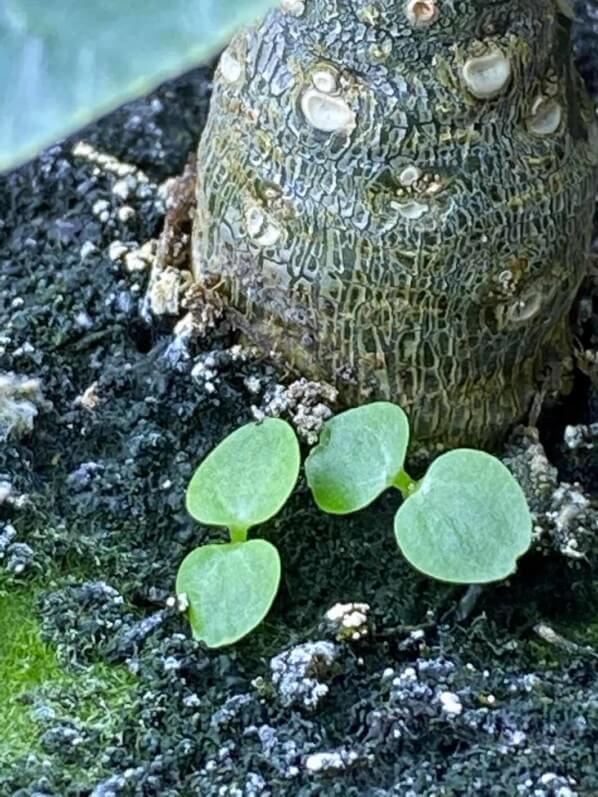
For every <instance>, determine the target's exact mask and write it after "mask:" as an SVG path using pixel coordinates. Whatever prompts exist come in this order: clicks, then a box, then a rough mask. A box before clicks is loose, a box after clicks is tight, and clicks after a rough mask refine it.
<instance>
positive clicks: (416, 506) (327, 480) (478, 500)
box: [305, 402, 532, 584]
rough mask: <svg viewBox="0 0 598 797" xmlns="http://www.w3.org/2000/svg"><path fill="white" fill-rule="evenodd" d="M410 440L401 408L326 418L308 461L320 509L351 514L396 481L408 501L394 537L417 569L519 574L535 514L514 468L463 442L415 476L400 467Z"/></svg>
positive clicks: (446, 576)
mask: <svg viewBox="0 0 598 797" xmlns="http://www.w3.org/2000/svg"><path fill="white" fill-rule="evenodd" d="M408 440H409V426H408V422H407V419H406V417H405V415H404V413H403V412H402V410H401V409H400V408H399V407H396V406H395V405H392V404H388V403H386V402H378V403H375V404H370V405H367V406H365V407H358V408H356V409H353V410H348V411H347V412H345V413H342V414H341V415H338V416H337V417H335V418H333V419H332V420H330V421H328V423H327V424H326V425H325V428H324V431H323V434H322V436H321V439H320V442H319V444H318V445H317V446H316V447H315V448H314V449H313V450H312V452H311V454H310V455H309V457H308V458H307V461H306V463H305V471H306V474H307V480H308V483H309V485H310V488H311V490H312V493H313V496H314V498H315V501H316V503H317V504H318V506H319V507H320V508H321V509H323V510H324V511H326V512H333V513H336V514H347V513H349V512H354V511H355V510H356V509H359V508H361V507H363V506H366V505H367V504H369V503H371V502H372V501H373V500H375V499H376V498H377V497H378V496H379V495H380V494H381V493H382V492H383V491H384V490H385V489H387V488H388V487H395V488H397V489H398V490H399V491H400V492H401V494H402V496H403V499H404V500H403V503H402V505H401V506H400V508H399V510H398V512H397V514H396V516H395V536H396V539H397V543H398V545H399V548H400V549H401V551H402V553H403V555H404V556H405V558H406V559H407V560H408V561H409V562H410V564H412V565H413V567H415V568H417V569H418V570H420V571H421V572H423V573H425V574H426V575H428V576H432V577H433V578H437V579H440V580H442V581H449V582H454V583H459V584H472V583H477V584H481V583H485V582H489V581H497V580H499V579H503V578H506V576H508V575H510V574H511V573H513V572H514V570H515V567H516V562H517V559H518V558H519V557H520V556H521V555H522V554H523V553H525V551H527V549H528V548H529V546H530V544H531V532H532V520H531V515H530V512H529V509H528V506H527V502H526V500H525V496H524V495H523V491H522V490H521V487H520V486H519V485H518V483H517V482H516V480H515V479H514V477H513V476H512V475H511V473H510V472H509V471H508V470H507V468H506V467H505V466H504V465H503V464H502V463H501V462H500V461H499V460H498V459H496V458H495V457H492V456H490V455H489V454H486V453H484V452H483V451H475V450H472V449H467V448H463V449H456V450H455V451H450V452H449V453H447V454H443V455H442V456H440V457H438V459H436V460H435V461H434V462H433V463H432V465H431V466H430V468H429V469H428V471H427V473H426V474H425V476H424V477H423V479H421V481H419V482H415V481H414V480H413V479H412V478H411V477H410V476H409V475H408V474H407V472H406V471H405V470H404V467H403V466H404V462H405V456H406V453H407V445H408Z"/></svg>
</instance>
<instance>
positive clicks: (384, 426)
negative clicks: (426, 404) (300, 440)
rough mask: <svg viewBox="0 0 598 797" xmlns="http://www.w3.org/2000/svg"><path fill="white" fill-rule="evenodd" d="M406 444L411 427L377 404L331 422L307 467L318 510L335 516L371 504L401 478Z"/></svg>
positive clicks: (391, 408)
mask: <svg viewBox="0 0 598 797" xmlns="http://www.w3.org/2000/svg"><path fill="white" fill-rule="evenodd" d="M408 444H409V422H408V420H407V416H406V415H405V413H404V412H403V410H402V409H401V408H400V407H398V406H397V405H396V404H390V403H389V402H386V401H378V402H374V403H372V404H367V405H365V406H363V407H357V408H356V409H353V410H347V411H346V412H342V413H341V414H340V415H336V416H335V417H334V418H331V419H330V420H329V421H327V422H326V423H325V424H324V428H323V430H322V434H321V436H320V442H319V443H318V445H317V446H316V447H315V448H314V449H313V450H312V452H311V453H310V455H309V457H308V458H307V460H306V462H305V473H306V475H307V481H308V484H309V486H310V488H311V491H312V493H313V496H314V499H315V501H316V504H317V505H318V506H319V507H320V509H322V510H324V512H330V513H332V514H335V515H346V514H348V513H349V512H356V511H357V510H358V509H362V508H363V507H364V506H367V505H368V504H371V503H372V501H373V500H374V499H376V498H377V497H378V496H379V495H380V493H382V492H383V491H384V490H386V489H387V488H388V487H390V486H391V485H393V484H394V483H395V482H396V481H397V479H398V478H399V475H400V473H401V470H402V468H403V463H404V461H405V454H406V452H407V446H408Z"/></svg>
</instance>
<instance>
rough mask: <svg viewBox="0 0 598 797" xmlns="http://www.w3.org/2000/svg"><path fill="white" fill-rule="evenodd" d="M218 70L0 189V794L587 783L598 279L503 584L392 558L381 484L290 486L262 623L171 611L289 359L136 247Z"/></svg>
mask: <svg viewBox="0 0 598 797" xmlns="http://www.w3.org/2000/svg"><path fill="white" fill-rule="evenodd" d="M590 10H591V9H590ZM586 23H587V19H586ZM586 29H587V25H586ZM579 41H580V43H579V48H580V49H579V52H580V57H581V58H582V61H583V65H584V69H585V71H586V74H587V76H588V79H589V80H592V74H593V72H592V68H593V64H594V61H592V60H591V58H589V56H588V52H590V51H591V46H592V44H591V38H590V36H589V34H587V33H586V34H584V38H583V40H581V39H580V40H579ZM588 42H589V44H588ZM584 48H585V49H584ZM209 80H210V73H209V70H197V71H196V72H193V73H191V74H189V75H187V76H185V77H184V78H182V79H181V80H179V81H175V82H173V83H170V84H168V85H166V86H164V87H162V88H161V89H160V90H159V91H157V92H155V94H153V95H152V96H151V97H149V98H146V99H144V100H141V101H139V102H135V103H132V104H130V105H128V106H126V107H125V108H124V109H121V110H119V111H117V112H116V113H114V114H112V115H111V116H110V117H108V118H107V119H105V120H103V121H102V122H100V123H99V124H97V125H94V126H92V127H90V128H89V129H88V130H86V131H84V133H83V134H81V135H80V136H77V137H76V138H75V139H73V140H71V141H68V142H66V143H64V144H62V145H60V146H57V147H54V148H52V149H50V150H49V151H47V152H46V153H44V155H43V156H42V157H41V158H39V159H38V160H37V161H35V162H34V163H32V164H30V165H28V166H25V167H23V168H21V169H19V170H18V171H16V172H14V173H12V174H11V175H8V176H7V177H6V178H4V179H3V180H2V183H1V186H0V319H1V325H0V443H1V446H0V705H1V706H2V715H1V716H2V728H1V729H0V795H2V797H4V795H7V797H8V795H11V796H13V795H18V796H19V797H24V796H25V795H37V797H41V795H44V797H50V796H52V797H63V796H65V795H69V796H70V795H94V797H109V796H111V795H118V797H120V796H121V795H131V796H132V795H147V796H148V797H149V796H150V795H151V796H153V795H163V796H165V797H175V795H176V796H177V797H178V796H179V795H206V797H253V796H255V797H258V796H260V797H267V796H268V795H273V796H276V795H289V796H290V797H295V796H298V797H311V796H312V795H313V796H314V797H315V795H342V796H343V797H353V796H355V795H363V796H364V797H366V796H367V797H388V796H389V795H395V794H396V795H402V797H404V796H405V795H410V796H412V797H416V796H419V795H443V796H444V795H469V794H480V795H492V796H494V795H496V796H498V795H501V796H502V795H504V796H505V797H512V796H513V795H533V796H534V797H548V796H549V795H554V796H555V797H556V796H557V795H558V796H559V797H567V796H568V795H592V794H598V773H597V771H596V750H597V747H598V672H597V671H598V667H597V663H598V660H597V658H596V653H595V650H596V648H597V647H598V621H597V619H596V607H597V606H598V589H597V584H596V579H595V573H596V566H597V564H598V544H597V542H596V540H597V539H598V538H597V536H596V535H597V533H598V512H597V511H596V509H595V507H596V502H597V498H598V481H597V475H598V442H597V440H598V427H596V428H593V427H592V426H591V424H592V423H596V422H598V403H597V401H598V400H597V397H596V394H595V392H594V390H593V388H592V386H591V385H592V382H591V379H590V376H588V374H590V375H592V368H591V366H592V357H593V355H594V354H596V353H597V352H598V313H596V312H595V311H596V307H595V299H594V296H593V291H594V287H593V286H592V284H590V283H589V284H588V285H587V286H585V288H584V292H583V296H582V297H581V298H580V302H579V305H578V308H577V310H576V318H578V319H579V321H578V336H579V340H580V344H581V346H582V348H584V349H585V351H586V359H587V361H588V363H589V364H588V368H587V369H586V374H585V375H584V374H583V373H581V372H580V373H579V374H578V376H577V381H576V385H575V388H574V391H573V393H572V394H571V395H570V396H569V397H568V398H566V399H564V400H563V401H561V402H560V403H559V404H557V405H555V406H553V407H552V408H550V409H547V410H546V411H545V413H544V414H543V416H542V418H541V420H540V431H541V438H538V436H537V433H536V432H535V431H534V430H527V431H523V430H520V431H519V432H517V434H516V435H515V436H514V437H513V439H512V440H511V442H510V443H509V445H508V446H507V447H506V448H505V450H504V451H502V452H500V453H501V454H502V455H503V456H504V457H505V460H506V461H507V462H508V464H509V465H510V466H511V467H512V468H513V470H514V471H515V472H516V473H517V475H518V477H519V478H520V479H521V481H522V483H523V485H524V487H525V489H526V491H527V493H528V497H529V499H530V503H531V505H532V508H533V510H534V512H535V517H536V536H537V540H536V544H535V548H534V551H533V552H532V553H531V554H529V555H528V556H527V557H525V559H524V560H523V561H522V562H521V563H520V567H519V570H518V573H517V575H516V576H515V577H513V578H511V579H510V580H509V581H508V582H506V583H502V584H498V585H495V586H492V587H490V588H487V589H485V590H483V591H482V592H481V594H480V595H476V594H475V591H471V590H470V591H466V590H463V589H460V588H454V587H449V586H447V585H442V584H436V583H433V582H431V581H429V580H427V579H425V578H423V577H422V576H420V575H418V574H417V573H415V572H414V571H413V570H411V569H410V568H409V566H408V565H407V564H406V563H405V562H404V561H403V560H402V559H401V558H400V556H399V555H398V554H397V552H396V551H395V544H394V539H393V535H392V518H393V514H394V511H395V510H396V499H395V498H394V497H393V496H390V495H386V496H383V497H382V498H381V499H380V500H379V501H378V502H377V503H376V504H375V505H374V506H373V507H372V508H370V509H368V510H366V511H364V512H361V513H359V514H358V515H355V516H351V517H348V518H344V519H339V518H332V517H328V516H323V515H321V514H319V513H318V512H317V511H315V509H314V507H313V504H312V501H311V500H310V497H309V494H308V492H307V490H306V487H305V484H304V483H303V482H300V484H299V486H298V488H297V490H296V492H295V494H294V496H293V498H292V500H291V502H290V503H289V505H288V506H287V507H285V509H284V510H283V511H282V512H281V514H280V515H279V516H278V517H277V518H275V519H274V520H273V521H272V522H270V523H268V524H266V525H265V527H263V528H260V529H259V530H258V531H259V534H260V535H262V536H264V537H266V538H268V539H270V540H272V541H273V542H275V543H276V545H277V547H278V548H279V550H280V553H281V558H282V561H283V566H284V575H283V584H282V588H281V591H280V594H279V596H278V598H277V600H276V603H275V605H274V607H273V610H272V611H271V613H270V615H269V616H268V618H267V620H266V622H265V623H264V624H263V626H262V627H261V628H259V629H258V630H257V631H256V632H254V633H253V634H251V635H250V636H249V637H248V638H247V639H246V640H244V641H243V642H241V643H239V644H238V645H235V646H234V647H232V648H225V649H223V650H220V651H209V650H207V649H206V648H205V647H203V646H202V645H201V644H198V643H196V642H193V641H192V640H191V638H190V633H189V629H188V626H187V623H186V621H185V619H184V617H182V616H180V615H178V614H177V613H176V612H175V611H174V610H172V609H170V608H168V606H167V599H168V597H169V596H170V595H171V594H172V592H173V588H174V578H175V574H176V570H177V567H178V565H179V564H180V562H181V561H182V559H183V557H184V556H185V554H186V553H187V552H188V551H190V550H191V549H192V548H193V547H195V546H196V545H198V544H199V543H201V542H202V541H205V540H208V539H218V538H219V536H221V535H219V533H218V532H215V531H214V530H211V529H207V528H202V527H199V526H198V525H197V524H195V523H194V522H193V521H192V520H191V519H190V518H189V517H188V516H187V514H186V512H185V510H184V501H183V499H184V492H185V487H186V484H187V482H188V480H189V477H190V475H191V473H192V472H193V470H194V468H195V467H196V465H197V463H198V462H199V461H200V460H201V458H202V457H203V456H204V455H205V454H206V453H207V452H208V451H209V450H210V449H211V448H212V447H213V446H214V445H215V444H216V443H217V442H218V441H219V440H221V439H222V438H223V437H224V436H225V435H226V434H227V433H228V432H230V431H231V430H233V429H234V428H236V427H237V426H238V425H239V424H241V423H243V422H245V421H247V420H249V419H250V418H251V417H252V406H254V405H255V406H264V405H265V404H267V403H268V401H269V398H271V397H272V396H275V395H279V393H280V390H281V388H280V385H279V383H280V381H281V379H282V377H281V375H280V374H277V373H276V372H275V370H274V369H273V368H272V367H271V366H270V365H269V364H268V363H267V362H265V361H264V360H263V359H261V358H259V357H255V356H253V355H252V354H251V353H250V352H248V351H245V350H243V349H241V348H239V347H236V346H235V344H236V341H235V340H234V339H233V338H232V337H231V335H230V333H229V332H228V331H227V330H226V329H225V328H223V327H222V326H218V325H217V326H216V328H215V329H213V330H211V331H210V332H208V333H207V334H206V335H204V336H197V337H195V338H194V337H193V336H190V335H188V334H185V331H184V329H183V330H181V328H180V326H179V327H177V326H176V325H177V321H178V319H179V317H180V315H181V314H183V312H184V308H182V307H181V308H180V312H178V313H174V312H173V313H172V315H169V314H168V313H166V314H162V315H161V316H160V317H159V318H156V316H155V315H154V316H151V314H148V312H147V307H146V303H145V302H144V296H145V293H146V289H147V285H148V279H149V265H148V261H149V260H151V256H149V255H148V254H147V253H148V250H147V248H146V249H142V248H141V247H142V246H143V244H144V243H145V242H147V241H149V240H150V239H152V238H155V237H156V236H157V235H158V234H159V233H160V230H161V227H162V223H163V217H164V211H165V202H166V199H167V192H166V191H165V189H164V186H163V184H162V181H163V180H165V179H166V178H168V177H171V176H174V175H176V174H178V173H179V172H181V171H182V169H183V167H184V164H185V162H186V160H187V158H188V155H189V153H190V152H191V151H192V150H193V148H194V146H195V143H196V141H197V139H198V137H199V134H200V131H201V129H202V125H203V121H204V119H205V114H206V111H207V104H208V98H209ZM80 140H81V141H83V142H85V145H86V146H81V145H80V144H79V143H78V142H79V141H80ZM107 156H108V157H107ZM183 267H184V264H183ZM175 283H176V280H175ZM164 290H165V292H166V289H164ZM166 293H167V292H166ZM163 298H164V302H163V303H164V306H165V307H166V309H168V308H169V307H170V304H169V302H172V303H173V305H172V306H173V307H174V306H175V305H176V303H177V297H176V284H175V288H174V289H173V292H172V295H170V294H169V295H166V296H165V297H163ZM277 391H279V393H277ZM270 404H272V401H270ZM308 409H309V408H308ZM542 443H544V444H545V445H546V450H547V451H548V452H549V455H550V458H551V460H552V464H551V463H550V462H549V461H548V459H547V457H546V454H545V450H544V448H543V445H542ZM553 465H554V466H556V467H553ZM464 597H465V600H464ZM339 603H341V604H350V603H358V604H367V605H368V607H369V608H366V607H363V606H354V607H351V608H348V609H342V608H340V609H338V610H337V612H336V614H338V615H341V616H342V615H343V612H344V615H345V617H347V616H349V617H350V618H351V619H352V620H353V621H354V622H356V623H357V626H356V628H355V629H353V630H354V631H355V632H356V636H357V637H358V639H355V640H353V639H351V638H350V637H351V634H349V638H347V634H346V633H345V631H343V628H342V627H341V626H342V623H341V621H339V620H338V619H337V620H333V621H331V620H329V621H328V622H324V615H325V613H326V612H327V611H328V610H329V609H331V607H333V606H335V605H337V604H339Z"/></svg>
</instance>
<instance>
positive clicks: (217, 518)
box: [187, 418, 301, 531]
mask: <svg viewBox="0 0 598 797" xmlns="http://www.w3.org/2000/svg"><path fill="white" fill-rule="evenodd" d="M300 464H301V456H300V451H299V443H298V442H297V437H296V435H295V432H294V431H293V429H292V428H291V427H290V426H289V424H288V423H286V421H281V420H279V419H278V418H266V419H265V420H264V421H261V422H260V423H248V424H246V425H245V426H242V427H241V428H240V429H237V430H236V431H235V432H233V433H232V434H230V435H229V436H228V437H227V438H226V439H225V440H223V441H222V443H220V444H219V445H218V446H216V448H215V449H214V450H213V451H212V452H211V453H210V454H209V455H208V456H207V457H206V459H205V460H204V461H203V462H202V463H201V465H200V466H199V468H198V469H197V470H196V471H195V474H194V475H193V478H192V479H191V482H190V484H189V487H188V488H187V510H188V511H189V513H190V514H191V515H192V516H193V517H194V518H195V519H196V520H198V521H199V522H200V523H206V524H207V525H210V526H226V527H227V528H229V529H231V530H232V531H239V530H240V531H247V529H248V528H250V527H251V526H255V525H257V524H258V523H263V522H264V521H265V520H268V518H271V517H272V516H273V515H275V514H276V513H277V512H278V511H279V510H280V509H281V507H282V506H283V505H284V504H285V502H286V500H287V498H288V497H289V495H290V494H291V492H292V491H293V487H294V486H295V483H296V482H297V477H298V476H299V467H300Z"/></svg>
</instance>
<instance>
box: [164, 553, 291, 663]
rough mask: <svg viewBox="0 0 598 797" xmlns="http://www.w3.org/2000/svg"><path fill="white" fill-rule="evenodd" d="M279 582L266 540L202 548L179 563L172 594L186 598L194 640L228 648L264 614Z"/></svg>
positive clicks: (276, 558) (277, 561) (276, 562)
mask: <svg viewBox="0 0 598 797" xmlns="http://www.w3.org/2000/svg"><path fill="white" fill-rule="evenodd" d="M279 583H280V558H279V556H278V551H277V550H276V548H275V547H274V546H273V545H271V544H270V543H269V542H266V540H249V542H237V543H235V542H233V543H226V544H224V545H204V546H202V547H201V548H196V549H195V550H194V551H191V553H190V554H189V555H188V556H187V557H186V558H185V559H184V560H183V562H182V564H181V566H180V568H179V572H178V575H177V580H176V592H177V595H179V596H180V595H183V594H184V595H186V597H187V601H188V603H189V609H188V617H189V622H190V623H191V629H192V631H193V636H194V637H195V639H199V640H201V641H202V642H205V643H206V645H208V647H211V648H219V647H222V646H223V645H232V643H233V642H237V641H238V640H239V639H241V638H242V637H244V636H246V635H247V634H248V633H249V632H250V631H252V630H253V629H254V628H255V627H256V626H257V625H259V624H260V623H261V622H262V620H263V619H264V617H265V616H266V615H267V614H268V612H269V611H270V607H271V606H272V602H273V601H274V598H275V597H276V593H277V592H278V585H279Z"/></svg>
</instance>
